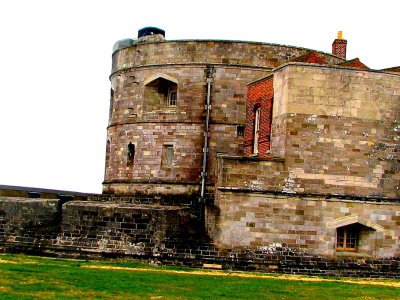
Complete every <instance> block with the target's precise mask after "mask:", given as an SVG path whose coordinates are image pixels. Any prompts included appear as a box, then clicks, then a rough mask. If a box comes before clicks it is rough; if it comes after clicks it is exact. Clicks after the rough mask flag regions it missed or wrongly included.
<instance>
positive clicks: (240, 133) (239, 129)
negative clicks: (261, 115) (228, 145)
mask: <svg viewBox="0 0 400 300" xmlns="http://www.w3.org/2000/svg"><path fill="white" fill-rule="evenodd" d="M236 135H237V136H244V126H243V125H238V126H237V127H236Z"/></svg>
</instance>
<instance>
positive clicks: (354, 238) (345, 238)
mask: <svg viewBox="0 0 400 300" xmlns="http://www.w3.org/2000/svg"><path fill="white" fill-rule="evenodd" d="M358 236H359V231H358V230H357V228H354V227H353V226H346V227H340V228H338V229H337V239H336V250H338V251H352V252H355V251H357V243H358Z"/></svg>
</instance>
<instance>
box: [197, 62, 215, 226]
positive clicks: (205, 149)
mask: <svg viewBox="0 0 400 300" xmlns="http://www.w3.org/2000/svg"><path fill="white" fill-rule="evenodd" d="M205 73H206V78H207V100H206V105H205V110H206V122H205V128H204V147H203V166H202V169H201V191H200V206H201V208H200V216H201V220H202V221H204V208H205V198H204V193H205V188H206V178H207V153H208V137H209V128H210V110H211V105H210V102H211V84H212V82H213V74H214V67H213V66H211V65H208V66H207V67H206V69H205ZM203 224H204V222H203Z"/></svg>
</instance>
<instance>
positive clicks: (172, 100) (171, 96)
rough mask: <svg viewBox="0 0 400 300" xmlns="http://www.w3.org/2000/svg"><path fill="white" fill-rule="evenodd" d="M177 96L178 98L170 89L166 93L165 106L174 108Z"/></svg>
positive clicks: (173, 90) (174, 91)
mask: <svg viewBox="0 0 400 300" xmlns="http://www.w3.org/2000/svg"><path fill="white" fill-rule="evenodd" d="M177 96H178V93H177V92H176V90H175V89H170V90H169V91H168V99H167V105H168V106H176V100H177Z"/></svg>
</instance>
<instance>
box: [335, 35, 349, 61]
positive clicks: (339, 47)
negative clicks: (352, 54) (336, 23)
mask: <svg viewBox="0 0 400 300" xmlns="http://www.w3.org/2000/svg"><path fill="white" fill-rule="evenodd" d="M346 48H347V41H346V40H344V39H343V37H342V32H341V31H339V32H338V35H337V39H336V40H334V41H333V43H332V54H335V55H337V56H339V57H341V58H344V59H346Z"/></svg>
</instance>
